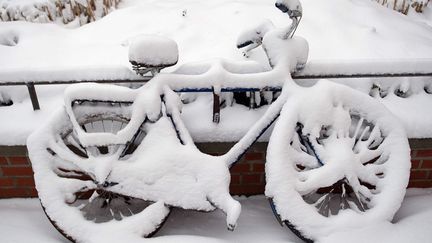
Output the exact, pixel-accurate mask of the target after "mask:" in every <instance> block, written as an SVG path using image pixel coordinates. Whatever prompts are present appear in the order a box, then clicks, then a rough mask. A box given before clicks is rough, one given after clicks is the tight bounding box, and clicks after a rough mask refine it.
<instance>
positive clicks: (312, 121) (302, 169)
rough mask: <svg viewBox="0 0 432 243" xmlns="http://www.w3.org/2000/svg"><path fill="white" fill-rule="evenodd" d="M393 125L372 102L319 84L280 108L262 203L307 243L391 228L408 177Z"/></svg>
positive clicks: (405, 152) (404, 147)
mask: <svg viewBox="0 0 432 243" xmlns="http://www.w3.org/2000/svg"><path fill="white" fill-rule="evenodd" d="M409 151H410V150H409V145H408V140H407V137H406V134H405V132H404V129H403V128H402V126H401V125H400V124H399V122H398V121H397V119H396V118H395V117H394V116H393V115H392V114H391V113H390V112H389V111H388V110H387V109H386V108H385V107H384V106H383V105H382V104H380V103H379V102H378V101H376V100H374V99H372V98H370V97H369V96H367V95H365V94H362V93H360V92H358V91H355V90H353V89H351V88H348V87H346V86H342V85H338V84H335V83H331V82H327V81H320V82H318V84H316V85H315V86H313V87H311V88H307V89H304V90H300V91H299V92H298V94H297V93H296V94H295V95H294V96H292V97H291V98H290V99H289V100H288V102H287V104H285V106H284V108H283V110H282V112H281V116H280V118H279V120H278V121H277V123H276V125H275V128H274V130H273V133H272V136H271V138H270V141H269V146H268V150H267V163H266V180H267V185H266V195H267V197H269V198H270V199H271V200H270V202H271V203H272V204H273V205H272V207H273V208H274V211H275V213H276V214H277V217H279V218H280V220H281V221H282V222H284V223H285V224H286V225H287V226H288V227H289V228H290V229H291V230H292V231H293V232H294V233H295V234H297V235H298V236H299V237H300V238H302V239H303V240H305V241H307V242H313V241H315V240H317V239H319V238H320V237H322V236H326V235H329V234H331V233H334V232H336V231H340V230H348V229H353V228H356V227H359V226H362V225H368V224H370V223H374V222H381V221H390V220H391V219H392V217H393V215H394V214H395V213H396V211H397V210H398V208H399V207H400V205H401V202H402V200H403V197H404V194H405V188H406V186H407V184H408V179H409V170H410V154H409V153H410V152H409Z"/></svg>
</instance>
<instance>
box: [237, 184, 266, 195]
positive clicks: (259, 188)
mask: <svg viewBox="0 0 432 243" xmlns="http://www.w3.org/2000/svg"><path fill="white" fill-rule="evenodd" d="M230 193H231V194H232V195H246V196H250V195H258V194H264V185H250V186H244V185H240V186H231V187H230Z"/></svg>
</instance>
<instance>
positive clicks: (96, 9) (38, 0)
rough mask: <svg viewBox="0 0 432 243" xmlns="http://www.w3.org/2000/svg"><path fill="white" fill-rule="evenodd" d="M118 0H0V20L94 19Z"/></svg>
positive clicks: (44, 21) (59, 20) (41, 21)
mask: <svg viewBox="0 0 432 243" xmlns="http://www.w3.org/2000/svg"><path fill="white" fill-rule="evenodd" d="M119 2H120V0H25V1H13V0H0V21H20V20H23V21H29V22H36V23H47V22H53V21H55V22H61V23H64V24H67V23H69V22H72V21H74V20H75V19H79V22H80V24H86V23H89V22H93V21H96V20H98V19H100V18H102V17H104V16H105V15H107V14H108V13H109V12H111V11H112V10H113V9H114V8H115V7H117V5H118V4H119Z"/></svg>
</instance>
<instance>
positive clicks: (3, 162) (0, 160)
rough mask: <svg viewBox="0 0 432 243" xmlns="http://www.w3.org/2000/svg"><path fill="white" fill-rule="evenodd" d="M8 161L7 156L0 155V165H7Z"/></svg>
mask: <svg viewBox="0 0 432 243" xmlns="http://www.w3.org/2000/svg"><path fill="white" fill-rule="evenodd" d="M7 164H8V162H7V160H6V158H5V157H0V165H7Z"/></svg>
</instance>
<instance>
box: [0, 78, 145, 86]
mask: <svg viewBox="0 0 432 243" xmlns="http://www.w3.org/2000/svg"><path fill="white" fill-rule="evenodd" d="M151 78H152V77H142V79H116V80H67V81H65V80H63V81H35V82H32V83H33V84H34V85H55V84H76V83H106V84H113V83H114V84H116V83H144V82H147V81H149V80H150V79H151ZM27 83H28V82H23V81H21V82H8V81H0V86H18V85H27Z"/></svg>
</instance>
